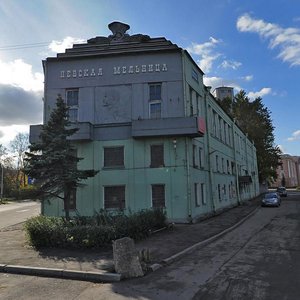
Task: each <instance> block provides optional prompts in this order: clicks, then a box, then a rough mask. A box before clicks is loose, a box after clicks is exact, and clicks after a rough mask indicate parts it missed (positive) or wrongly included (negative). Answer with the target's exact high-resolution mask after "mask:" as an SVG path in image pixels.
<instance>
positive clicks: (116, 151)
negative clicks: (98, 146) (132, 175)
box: [104, 146, 124, 167]
mask: <svg viewBox="0 0 300 300" xmlns="http://www.w3.org/2000/svg"><path fill="white" fill-rule="evenodd" d="M104 167H124V147H123V146H121V147H105V148H104Z"/></svg>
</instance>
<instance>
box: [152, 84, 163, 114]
mask: <svg viewBox="0 0 300 300" xmlns="http://www.w3.org/2000/svg"><path fill="white" fill-rule="evenodd" d="M149 101H150V103H149V117H150V119H159V118H161V83H156V84H149Z"/></svg>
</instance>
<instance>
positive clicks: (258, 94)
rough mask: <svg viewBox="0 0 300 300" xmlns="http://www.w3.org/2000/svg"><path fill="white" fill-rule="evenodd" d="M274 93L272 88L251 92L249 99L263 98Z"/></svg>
mask: <svg viewBox="0 0 300 300" xmlns="http://www.w3.org/2000/svg"><path fill="white" fill-rule="evenodd" d="M271 92H272V89H271V88H262V89H261V90H260V91H258V92H249V93H248V95H247V96H248V97H249V98H250V99H256V98H258V97H263V96H265V95H268V94H270V93H271Z"/></svg>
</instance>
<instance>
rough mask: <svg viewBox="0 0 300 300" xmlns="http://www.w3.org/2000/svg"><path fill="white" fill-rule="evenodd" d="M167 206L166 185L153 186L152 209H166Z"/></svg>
mask: <svg viewBox="0 0 300 300" xmlns="http://www.w3.org/2000/svg"><path fill="white" fill-rule="evenodd" d="M165 206H166V205H165V185H164V184H152V207H153V208H164V207H165Z"/></svg>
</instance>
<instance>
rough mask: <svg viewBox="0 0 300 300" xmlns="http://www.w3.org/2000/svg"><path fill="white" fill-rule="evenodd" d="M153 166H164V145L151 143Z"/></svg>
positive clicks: (151, 165)
mask: <svg viewBox="0 0 300 300" xmlns="http://www.w3.org/2000/svg"><path fill="white" fill-rule="evenodd" d="M150 152H151V153H150V155H151V164H150V167H151V168H159V167H163V166H164V145H151V147H150Z"/></svg>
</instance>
